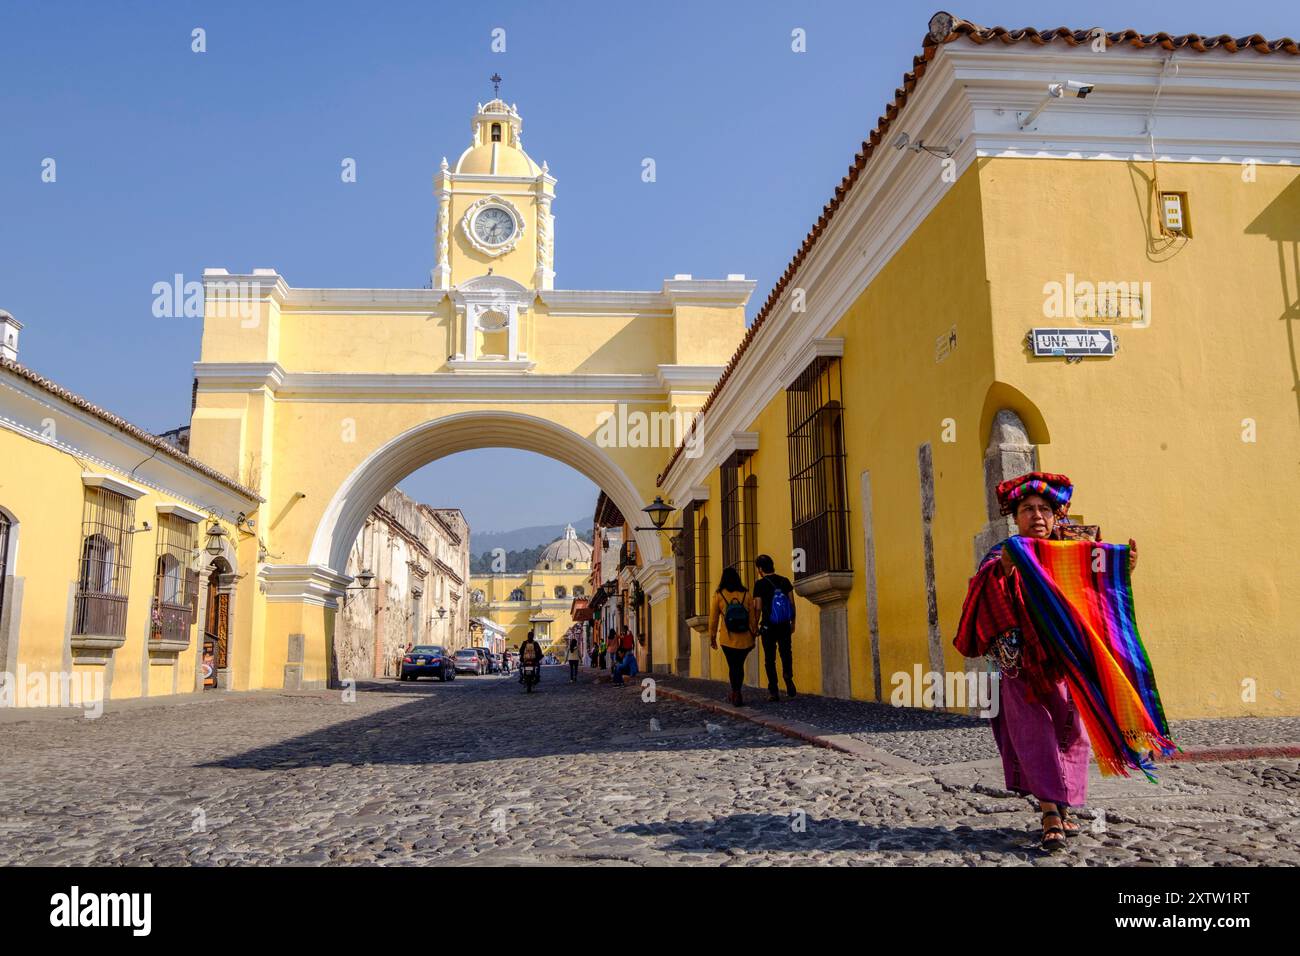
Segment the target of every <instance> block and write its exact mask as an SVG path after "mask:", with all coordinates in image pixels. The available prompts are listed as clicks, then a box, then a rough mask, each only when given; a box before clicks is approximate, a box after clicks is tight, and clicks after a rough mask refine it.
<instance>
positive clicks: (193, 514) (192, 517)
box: [156, 503, 207, 524]
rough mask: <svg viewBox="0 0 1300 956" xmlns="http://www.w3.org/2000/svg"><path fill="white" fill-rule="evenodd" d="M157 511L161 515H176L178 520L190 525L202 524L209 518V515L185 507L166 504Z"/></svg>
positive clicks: (159, 506) (161, 505)
mask: <svg viewBox="0 0 1300 956" xmlns="http://www.w3.org/2000/svg"><path fill="white" fill-rule="evenodd" d="M156 510H157V512H158V514H160V515H175V516H176V517H177V518H180V519H182V520H184V521H188V522H190V524H202V523H203V521H204V520H205V519H206V518H207V515H205V514H204V513H203V512H202V511H196V510H195V509H193V508H187V507H186V506H185V505H178V504H165V503H164V504H160V505H158V507H157V509H156Z"/></svg>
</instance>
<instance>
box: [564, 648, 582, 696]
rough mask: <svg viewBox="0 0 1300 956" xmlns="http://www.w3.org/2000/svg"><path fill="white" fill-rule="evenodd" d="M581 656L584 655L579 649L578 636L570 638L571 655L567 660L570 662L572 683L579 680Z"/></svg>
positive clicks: (570, 680) (570, 679) (570, 681)
mask: <svg viewBox="0 0 1300 956" xmlns="http://www.w3.org/2000/svg"><path fill="white" fill-rule="evenodd" d="M581 656H582V655H581V654H580V653H579V651H578V639H577V638H576V637H571V638H569V655H568V658H567V660H568V662H569V683H570V684H576V683H577V682H578V661H579V659H580V658H581Z"/></svg>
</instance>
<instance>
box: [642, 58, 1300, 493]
mask: <svg viewBox="0 0 1300 956" xmlns="http://www.w3.org/2000/svg"><path fill="white" fill-rule="evenodd" d="M1167 56H1168V54H1167V52H1166V51H1164V50H1162V49H1146V50H1137V49H1133V48H1131V47H1120V46H1116V47H1111V48H1109V49H1108V50H1107V51H1106V52H1105V53H1093V52H1092V50H1091V48H1090V47H1089V46H1087V45H1081V46H1078V47H1065V46H1062V45H1056V44H1053V45H1052V46H1050V47H1036V46H1031V45H1029V44H1025V45H1011V46H1008V45H1002V44H985V45H976V44H974V43H970V42H968V41H965V40H957V41H954V42H952V43H947V44H945V45H944V46H943V47H942V48H941V49H940V50H939V51H938V53H937V54H936V55H935V57H934V59H933V60H931V62H930V63H929V64H928V65H927V67H926V73H925V75H924V76H923V77H922V78H921V80H920V81H919V82H918V84H917V87H916V89H915V91H914V92H913V93H912V95H911V96H910V98H909V99H908V101H907V103H906V105H905V106H904V107H903V109H902V111H901V112H900V113H899V115H898V116H897V117H896V118H895V119H894V120H893V122H892V123H891V124H890V127H889V131H888V133H887V135H886V142H885V143H882V144H881V145H880V146H878V147H876V149H875V150H874V151H873V154H872V157H871V159H870V160H869V161H868V162H867V164H866V165H865V166H864V167H863V169H862V172H861V174H860V175H859V177H858V180H857V182H855V183H854V185H853V186H852V188H851V189H850V190H849V193H848V195H847V197H846V198H845V201H844V202H843V204H842V205H841V206H840V208H839V209H838V210H837V211H836V213H835V216H834V218H833V219H832V220H831V223H830V225H829V226H828V227H827V228H826V231H825V232H824V233H823V234H822V235H821V237H820V238H819V239H818V241H817V242H816V244H815V245H814V246H813V248H812V250H811V251H810V252H809V254H808V255H807V257H806V258H805V259H804V261H803V262H802V263H801V265H800V266H799V270H798V273H797V274H796V275H795V276H794V278H793V280H792V281H791V282H790V283H789V284H788V285H787V287H786V289H785V290H784V293H783V296H782V299H781V301H779V302H778V303H776V305H775V306H774V307H773V309H772V310H771V311H770V312H769V314H768V316H767V318H766V320H765V322H764V325H763V328H762V329H761V330H760V332H759V333H758V334H757V335H756V336H755V337H754V339H753V340H752V341H751V342H750V344H749V347H748V348H747V349H746V351H745V354H744V355H743V356H742V357H741V359H740V361H739V363H738V364H737V366H736V368H735V369H734V370H733V371H732V374H731V377H730V379H729V380H728V382H727V384H726V386H725V387H724V388H723V390H722V391H721V392H720V393H719V394H718V396H717V397H716V398H715V400H714V403H713V405H712V406H711V407H710V409H709V412H708V414H707V415H705V416H703V418H702V419H700V421H699V428H700V433H699V435H698V439H699V440H701V441H703V442H704V443H705V446H706V447H711V446H712V445H713V444H714V443H716V442H717V441H719V440H720V436H723V435H726V434H728V433H730V432H732V431H736V430H739V429H744V428H747V427H748V426H749V425H750V424H751V423H752V422H753V421H754V420H755V419H756V418H757V417H758V415H759V413H760V412H761V411H762V410H763V408H764V407H765V406H766V405H767V404H768V402H770V401H771V399H772V398H773V397H774V396H775V395H776V394H777V392H779V391H780V390H781V389H782V388H783V387H784V385H785V384H786V382H785V381H784V379H785V373H786V371H787V369H788V367H789V365H790V364H791V363H790V362H789V358H788V357H789V356H790V355H792V354H795V353H800V352H802V350H803V349H805V348H806V345H807V343H808V342H809V341H810V340H812V339H817V338H822V337H825V336H826V335H827V333H828V332H829V330H830V329H831V328H832V327H834V325H835V324H836V323H837V322H839V321H840V319H841V318H843V316H844V315H845V313H846V312H847V311H848V309H849V307H850V306H851V305H852V303H853V302H854V301H856V300H857V298H858V297H859V296H860V295H861V294H862V292H863V291H864V290H865V289H866V288H867V286H868V285H870V283H871V282H872V280H874V279H875V277H876V276H877V275H878V274H879V273H880V271H881V270H882V269H884V267H885V266H886V265H887V264H888V263H889V261H890V260H891V259H892V258H893V256H894V254H895V253H896V252H897V251H898V250H899V249H900V248H901V247H902V245H903V243H905V242H906V241H907V239H908V238H909V237H910V236H911V234H912V233H913V232H914V231H915V229H916V228H917V226H919V225H920V223H921V222H922V221H923V220H924V219H925V217H926V216H928V215H929V214H930V212H931V211H932V210H933V209H934V207H935V206H936V205H938V203H939V202H940V200H942V199H943V197H944V196H945V195H946V194H947V190H948V186H949V185H950V184H949V183H947V182H945V181H944V178H943V177H941V176H940V175H939V171H940V165H939V164H940V163H941V159H940V158H939V157H937V156H933V155H930V154H928V153H914V152H912V151H911V150H895V149H891V148H889V146H888V141H889V140H891V139H892V137H893V136H894V135H896V134H897V133H899V132H906V133H908V135H909V137H910V138H911V139H912V141H915V140H917V139H918V138H919V139H923V140H924V141H925V142H926V143H927V144H928V145H931V146H935V147H947V148H952V149H954V153H953V155H952V161H953V173H954V175H953V176H952V177H950V178H953V179H957V180H959V179H960V178H961V175H962V174H963V173H964V172H965V171H966V170H967V169H968V168H969V166H970V165H971V164H972V163H973V162H974V161H975V160H976V159H977V158H980V157H985V156H1017V157H1029V158H1035V159H1087V160H1095V161H1125V162H1128V161H1131V160H1141V161H1146V160H1149V158H1150V155H1151V149H1150V142H1151V140H1150V137H1149V135H1148V131H1147V129H1148V116H1149V115H1151V116H1152V127H1151V128H1152V131H1153V134H1154V140H1155V146H1156V155H1157V157H1158V158H1159V159H1160V161H1162V162H1214V163H1220V162H1224V163H1226V162H1232V163H1238V162H1242V161H1244V160H1246V159H1255V160H1256V161H1257V162H1259V163H1276V164H1279V165H1295V164H1300V63H1297V62H1296V58H1295V57H1290V56H1267V57H1265V56H1257V55H1255V54H1251V53H1245V54H1242V53H1236V54H1234V53H1229V52H1226V51H1221V50H1214V51H1210V52H1207V53H1197V52H1194V51H1185V52H1180V53H1178V54H1177V55H1176V56H1175V58H1174V64H1176V66H1177V70H1176V71H1175V70H1174V69H1172V68H1171V69H1169V70H1165V80H1164V86H1163V88H1162V90H1161V95H1160V98H1159V102H1158V104H1157V105H1156V109H1155V112H1154V114H1152V105H1153V102H1154V101H1155V91H1156V86H1157V82H1158V81H1159V76H1160V74H1161V72H1162V70H1164V68H1165V59H1166V57H1167ZM1067 79H1076V80H1081V81H1085V82H1091V83H1095V84H1096V89H1095V90H1094V92H1093V93H1092V94H1091V95H1089V96H1088V97H1087V98H1086V99H1084V100H1077V99H1070V98H1062V99H1061V100H1057V101H1055V102H1053V103H1052V104H1051V105H1050V106H1049V107H1048V108H1047V109H1046V110H1044V111H1043V113H1042V114H1041V115H1040V116H1039V118H1038V121H1037V122H1036V123H1035V128H1034V129H1032V130H1021V129H1019V127H1018V125H1017V123H1018V121H1017V118H1016V114H1017V112H1025V111H1029V110H1032V109H1033V108H1034V106H1036V105H1037V104H1038V103H1039V102H1040V101H1041V100H1042V99H1043V97H1044V96H1045V95H1046V92H1047V86H1048V84H1049V83H1053V82H1061V81H1064V80H1067ZM797 289H801V290H803V292H804V296H805V302H804V305H805V311H801V312H795V311H794V310H793V309H792V307H791V305H792V296H793V294H794V292H795V290H797ZM711 460H712V459H711V456H699V457H695V458H689V457H687V456H686V455H685V454H683V455H681V456H679V458H678V461H677V462H676V463H675V464H674V465H673V468H672V471H671V472H670V473H669V475H668V477H667V479H666V480H665V482H664V485H663V490H664V493H665V497H677V496H679V495H680V494H681V493H682V492H683V490H684V489H686V488H689V487H690V486H691V485H694V484H698V483H699V482H700V481H701V480H702V476H703V475H704V474H705V473H706V472H707V470H708V467H709V464H710V462H711Z"/></svg>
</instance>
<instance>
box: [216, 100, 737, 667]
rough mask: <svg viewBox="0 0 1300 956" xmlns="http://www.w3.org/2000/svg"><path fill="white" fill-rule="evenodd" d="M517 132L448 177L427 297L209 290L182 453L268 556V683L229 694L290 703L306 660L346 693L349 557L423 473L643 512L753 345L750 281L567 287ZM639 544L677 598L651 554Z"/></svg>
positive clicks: (255, 646)
mask: <svg viewBox="0 0 1300 956" xmlns="http://www.w3.org/2000/svg"><path fill="white" fill-rule="evenodd" d="M522 125H523V121H522V119H521V117H520V115H519V112H518V111H517V110H516V109H515V108H514V107H513V106H510V105H507V104H506V103H504V102H503V101H501V100H493V101H491V102H489V103H487V104H485V105H480V106H479V107H478V108H477V110H476V111H475V114H474V120H473V131H474V132H473V139H472V141H471V144H470V146H469V147H468V148H467V149H466V150H465V152H464V153H462V155H461V156H460V158H459V159H458V160H457V162H456V164H455V166H454V168H453V167H452V166H450V165H449V164H448V163H447V162H446V161H445V160H444V161H443V163H442V165H441V168H440V169H439V170H438V172H437V173H436V174H435V176H434V183H433V185H434V194H435V196H436V198H437V203H438V217H437V228H436V244H435V263H436V264H435V266H434V268H433V271H432V276H431V279H432V281H431V286H432V287H431V288H428V289H296V288H293V287H291V286H289V285H288V283H287V282H286V281H285V279H284V278H283V277H281V276H280V275H278V274H277V273H276V272H275V271H274V270H270V269H254V270H253V271H252V272H249V273H245V274H238V275H236V274H232V273H229V272H227V271H225V270H216V269H210V270H207V272H206V273H205V276H204V286H205V294H206V313H205V317H204V327H203V345H202V353H201V358H200V361H199V362H198V363H197V365H196V366H195V375H196V379H197V393H196V407H195V411H194V416H193V420H192V438H191V451H192V453H193V454H194V455H195V456H197V457H199V458H201V459H202V460H204V461H206V462H208V463H210V464H211V465H212V466H213V467H215V468H217V469H219V470H220V471H222V472H224V473H225V474H228V475H232V476H235V475H238V476H241V478H242V480H243V481H245V482H247V483H248V484H249V486H250V487H254V488H256V489H257V491H258V493H259V494H260V495H261V496H262V497H263V498H264V499H265V500H266V504H265V505H264V506H263V518H262V521H263V527H264V529H265V534H266V536H267V538H266V544H267V549H268V553H269V555H271V556H273V557H269V558H268V560H267V561H266V562H265V563H262V564H260V565H259V567H258V572H257V575H256V576H255V577H254V576H251V575H250V576H249V577H248V578H247V579H246V581H245V584H244V586H245V588H246V589H247V591H248V595H247V603H248V604H249V605H251V606H253V607H254V608H255V609H256V613H255V615H254V619H253V622H252V625H251V631H250V632H249V633H247V634H246V635H244V637H243V639H244V642H245V643H244V645H243V646H242V647H241V648H239V649H238V650H239V652H240V653H243V654H245V655H247V657H248V658H249V659H251V660H253V661H255V662H256V663H255V664H254V665H253V667H252V669H251V670H250V671H249V673H248V677H247V679H246V682H244V683H242V685H238V686H246V687H268V686H279V683H280V681H281V679H282V678H281V672H282V669H283V664H284V660H285V658H286V654H287V653H288V652H289V649H290V648H291V647H295V648H296V647H297V646H298V645H299V644H301V645H302V646H304V647H305V648H306V660H305V661H304V662H303V663H304V681H305V682H306V683H307V684H308V685H312V684H323V683H325V682H327V681H328V680H330V679H332V678H333V677H335V676H337V675H335V674H333V673H332V670H331V666H332V665H331V662H330V660H329V652H328V648H329V647H330V646H331V636H332V630H333V626H334V624H333V622H334V614H335V610H336V607H337V602H338V599H339V597H340V596H341V595H342V594H343V593H344V589H345V588H346V587H347V586H348V584H349V581H350V578H349V577H348V576H346V575H345V574H343V573H341V572H342V570H343V569H344V567H345V562H346V559H347V553H348V549H349V547H350V546H351V544H352V542H353V540H354V539H355V538H356V534H357V532H358V530H359V529H360V528H361V525H362V523H363V522H364V520H365V517H366V515H367V514H369V512H370V510H371V509H372V508H373V507H374V505H375V503H376V502H377V501H378V500H379V499H380V497H381V496H382V495H383V494H384V493H385V492H387V491H388V490H389V489H390V488H392V487H393V486H394V485H395V484H396V483H397V482H398V481H400V480H401V479H402V478H404V477H405V476H406V475H408V474H409V473H411V472H412V471H414V470H415V469H417V468H419V467H421V466H423V465H425V464H427V463H429V462H431V461H434V460H436V459H438V458H441V457H444V456H446V455H451V454H455V453H456V452H458V451H464V450H467V449H473V448H483V447H492V446H496V447H509V448H520V449H525V450H529V451H535V452H540V453H542V454H545V455H548V456H550V457H552V458H555V459H558V460H560V461H562V462H564V463H566V464H568V465H570V466H572V467H573V468H575V469H576V470H578V471H579V472H581V473H583V474H584V475H586V476H587V477H588V478H590V479H591V480H592V481H593V482H594V483H596V484H597V485H599V486H600V487H601V488H602V489H604V490H605V491H606V492H607V493H608V494H609V496H610V497H611V498H612V499H614V500H615V501H617V502H618V504H619V506H620V507H621V508H623V509H624V511H625V512H626V513H628V514H636V513H638V512H639V510H640V509H641V508H642V507H643V506H644V504H645V502H646V501H648V500H649V496H651V495H652V493H653V490H654V475H655V474H656V473H657V471H658V469H659V468H660V467H661V466H662V464H663V462H664V460H665V459H666V457H667V455H668V454H669V453H670V452H671V450H672V448H673V446H674V445H675V444H676V443H678V442H679V441H681V440H682V438H683V436H684V434H685V429H684V425H685V424H689V421H690V420H691V418H692V417H693V415H694V413H695V411H696V410H697V409H698V408H699V405H700V403H701V402H702V401H703V399H704V397H705V396H706V395H707V393H708V390H709V389H710V388H712V387H713V384H714V383H715V382H716V381H717V378H718V375H719V374H720V372H721V370H722V364H723V363H724V362H725V361H726V357H727V356H728V355H729V354H730V353H731V352H732V351H733V350H734V348H735V347H736V345H737V344H738V343H739V341H740V339H741V337H742V336H743V335H744V330H745V304H746V302H747V301H748V299H749V296H750V293H751V292H752V290H753V282H752V281H750V280H747V279H745V278H744V277H742V276H737V275H733V276H728V277H727V278H725V279H719V280H706V279H694V278H692V277H691V276H675V277H673V278H672V279H668V280H666V281H664V282H663V284H662V286H661V288H659V289H657V290H654V291H573V290H561V289H555V288H554V287H553V286H554V281H553V280H554V272H553V269H552V264H553V253H554V249H553V242H552V236H553V228H554V227H553V213H552V202H553V199H554V196H555V179H554V178H553V177H552V176H551V175H550V172H549V170H548V169H547V166H546V164H545V163H543V164H541V165H540V166H539V165H538V164H537V163H535V162H534V161H533V160H532V159H531V158H530V157H529V156H528V154H527V153H525V152H524V150H523V149H522V147H521V145H520V134H521V130H522ZM640 543H641V548H642V553H643V554H644V555H645V557H646V559H647V563H648V564H649V565H651V566H654V567H655V568H656V569H657V573H658V574H659V576H660V578H661V579H662V580H664V581H666V580H667V577H668V575H669V573H670V571H669V568H670V564H671V562H670V561H669V559H667V558H666V557H665V556H664V553H663V549H662V545H663V542H661V541H660V538H659V536H658V535H657V534H654V533H653V532H642V533H641V539H640ZM549 573H551V572H548V574H549ZM543 576H544V577H545V576H546V575H543ZM539 586H540V585H539ZM512 590H513V589H512ZM531 600H532V599H531V598H530V601H531ZM551 600H553V599H547V601H548V602H549V601H551ZM567 603H568V602H567V601H566V605H567ZM557 611H558V605H557ZM567 614H568V610H567V606H566V608H565V609H564V616H565V617H566V618H567ZM291 639H292V642H291ZM512 641H514V637H513V635H512Z"/></svg>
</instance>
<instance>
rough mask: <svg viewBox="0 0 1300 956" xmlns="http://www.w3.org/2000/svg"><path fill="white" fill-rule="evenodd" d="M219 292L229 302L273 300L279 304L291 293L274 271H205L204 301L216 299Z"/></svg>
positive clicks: (213, 269)
mask: <svg viewBox="0 0 1300 956" xmlns="http://www.w3.org/2000/svg"><path fill="white" fill-rule="evenodd" d="M219 290H222V293H223V294H222V295H221V296H220V297H221V298H223V299H224V300H225V301H227V302H246V301H247V302H252V301H257V300H260V299H271V300H273V301H275V302H277V303H283V302H284V301H285V299H286V298H287V297H288V295H289V291H290V290H289V286H288V284H287V283H286V282H285V281H284V278H283V277H282V276H281V275H280V274H279V273H278V272H276V271H275V270H274V269H255V270H253V271H252V272H244V273H232V272H228V271H227V270H225V269H216V268H207V269H204V270H203V297H204V299H205V300H207V299H210V298H216V296H214V293H215V292H217V291H219ZM231 293H233V294H231Z"/></svg>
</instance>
